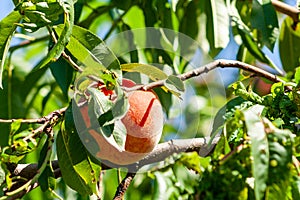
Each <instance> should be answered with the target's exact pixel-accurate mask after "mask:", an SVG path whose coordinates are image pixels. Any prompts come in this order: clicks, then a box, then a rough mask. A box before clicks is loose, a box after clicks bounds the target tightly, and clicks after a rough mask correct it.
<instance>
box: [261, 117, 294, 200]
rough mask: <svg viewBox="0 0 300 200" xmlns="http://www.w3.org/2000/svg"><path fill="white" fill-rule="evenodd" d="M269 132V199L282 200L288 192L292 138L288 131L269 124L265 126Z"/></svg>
mask: <svg viewBox="0 0 300 200" xmlns="http://www.w3.org/2000/svg"><path fill="white" fill-rule="evenodd" d="M265 126H266V127H267V128H266V130H269V132H268V141H269V151H270V167H269V180H268V191H269V193H270V199H277V198H278V199H284V198H285V197H286V196H287V194H288V191H289V188H288V187H286V186H287V185H288V184H289V182H290V175H291V174H292V173H291V170H290V166H291V165H292V156H293V137H294V135H293V134H292V132H291V131H290V130H282V129H278V128H276V127H275V126H274V125H273V124H272V123H271V122H268V123H267V124H266V125H265Z"/></svg>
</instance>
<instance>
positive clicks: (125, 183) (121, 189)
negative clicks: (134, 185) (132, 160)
mask: <svg viewBox="0 0 300 200" xmlns="http://www.w3.org/2000/svg"><path fill="white" fill-rule="evenodd" d="M135 174H136V173H130V172H128V173H127V175H126V177H125V178H124V179H123V180H122V182H121V183H120V184H119V186H118V188H117V191H116V194H115V196H114V200H122V199H123V197H124V194H125V192H126V190H127V189H128V187H129V185H130V183H131V181H132V180H133V178H134V177H135Z"/></svg>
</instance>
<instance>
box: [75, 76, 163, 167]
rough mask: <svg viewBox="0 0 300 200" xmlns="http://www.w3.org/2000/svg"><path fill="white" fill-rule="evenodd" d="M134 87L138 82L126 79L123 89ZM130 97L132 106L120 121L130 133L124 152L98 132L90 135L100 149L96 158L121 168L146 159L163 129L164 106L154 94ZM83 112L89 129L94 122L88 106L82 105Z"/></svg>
mask: <svg viewBox="0 0 300 200" xmlns="http://www.w3.org/2000/svg"><path fill="white" fill-rule="evenodd" d="M134 85H135V83H134V82H132V81H130V80H127V79H124V80H123V86H124V87H132V86H134ZM127 95H128V100H129V105H130V107H129V110H128V112H127V113H126V115H125V116H124V117H123V118H122V119H121V122H122V123H123V124H124V126H125V127H126V130H127V135H126V141H125V151H119V150H118V149H117V148H116V147H114V146H113V145H111V144H110V143H109V142H107V140H106V139H105V138H104V137H103V136H102V134H100V133H98V132H97V131H96V130H94V129H90V130H89V134H90V135H91V136H92V137H93V138H94V140H95V141H96V142H97V144H98V146H99V148H100V150H99V151H98V152H97V153H96V155H94V156H96V157H97V158H99V159H101V160H108V161H109V162H111V163H114V164H118V165H128V164H131V163H134V162H137V161H139V160H140V159H142V158H143V157H145V156H146V155H147V154H148V153H149V152H151V151H152V150H153V149H154V147H155V146H156V145H157V143H158V142H159V140H160V138H161V134H162V129H163V111H162V106H161V104H160V102H159V99H158V97H157V96H156V94H155V93H154V92H153V91H141V90H137V91H132V92H129V93H128V94H127ZM80 112H81V114H82V117H83V119H84V121H85V124H86V126H87V128H89V127H90V126H91V122H90V118H89V116H88V105H87V104H85V105H83V106H82V107H81V108H80ZM116 123H120V122H116Z"/></svg>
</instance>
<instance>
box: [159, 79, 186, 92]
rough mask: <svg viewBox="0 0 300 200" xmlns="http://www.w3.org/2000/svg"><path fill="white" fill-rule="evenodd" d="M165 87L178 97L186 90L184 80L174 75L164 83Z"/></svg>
mask: <svg viewBox="0 0 300 200" xmlns="http://www.w3.org/2000/svg"><path fill="white" fill-rule="evenodd" d="M164 86H165V87H166V88H168V90H169V91H170V92H171V93H173V94H175V95H177V96H180V94H181V93H182V92H184V90H185V89H184V84H183V82H182V80H180V78H178V77H177V76H174V75H170V76H168V78H167V79H166V80H165V82H164Z"/></svg>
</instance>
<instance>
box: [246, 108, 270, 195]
mask: <svg viewBox="0 0 300 200" xmlns="http://www.w3.org/2000/svg"><path fill="white" fill-rule="evenodd" d="M258 110H260V108H259V107H257V106H256V107H255V106H254V107H251V109H249V110H247V111H244V117H245V123H246V127H247V134H248V135H249V136H250V139H251V154H252V156H253V164H252V171H253V177H254V179H255V180H254V191H255V197H256V199H263V197H264V195H265V191H266V189H267V181H268V175H269V156H270V152H269V146H268V139H267V135H266V132H265V127H264V124H263V122H262V121H261V119H260V117H259V116H258V114H257V112H259V111H258Z"/></svg>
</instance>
